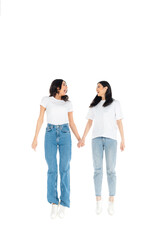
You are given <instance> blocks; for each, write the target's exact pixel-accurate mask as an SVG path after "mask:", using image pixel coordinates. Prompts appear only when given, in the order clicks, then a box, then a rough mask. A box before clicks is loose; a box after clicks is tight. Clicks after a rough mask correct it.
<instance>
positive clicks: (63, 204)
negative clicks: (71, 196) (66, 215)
mask: <svg viewBox="0 0 160 240" xmlns="http://www.w3.org/2000/svg"><path fill="white" fill-rule="evenodd" d="M60 205H62V206H64V207H68V208H70V204H65V203H62V202H60Z"/></svg>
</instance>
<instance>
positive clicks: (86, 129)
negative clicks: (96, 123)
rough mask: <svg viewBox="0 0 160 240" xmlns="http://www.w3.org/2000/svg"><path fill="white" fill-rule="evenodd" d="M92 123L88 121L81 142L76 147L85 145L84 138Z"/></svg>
mask: <svg viewBox="0 0 160 240" xmlns="http://www.w3.org/2000/svg"><path fill="white" fill-rule="evenodd" d="M92 122H93V120H91V119H89V120H88V122H87V124H86V127H85V130H84V133H83V137H82V141H81V143H78V147H80V146H84V145H85V138H86V136H87V134H88V132H89V130H90V128H91V126H92Z"/></svg>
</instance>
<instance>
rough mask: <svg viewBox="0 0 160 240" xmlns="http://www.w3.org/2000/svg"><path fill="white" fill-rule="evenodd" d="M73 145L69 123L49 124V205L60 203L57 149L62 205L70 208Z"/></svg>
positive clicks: (46, 154)
mask: <svg viewBox="0 0 160 240" xmlns="http://www.w3.org/2000/svg"><path fill="white" fill-rule="evenodd" d="M71 145H72V141H71V134H70V129H69V125H68V123H66V124H62V125H53V124H50V123H48V124H47V127H46V132H45V142H44V147H45V159H46V162H47V164H48V172H47V200H48V202H49V203H55V204H58V203H59V198H58V192H57V178H58V171H57V149H59V156H60V160H59V172H60V189H61V196H60V200H61V201H60V204H61V205H63V206H66V207H70V160H71Z"/></svg>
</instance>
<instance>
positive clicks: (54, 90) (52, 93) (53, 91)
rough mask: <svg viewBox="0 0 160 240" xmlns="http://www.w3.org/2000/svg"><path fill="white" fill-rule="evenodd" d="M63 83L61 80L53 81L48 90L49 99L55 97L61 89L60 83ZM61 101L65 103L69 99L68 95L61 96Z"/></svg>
mask: <svg viewBox="0 0 160 240" xmlns="http://www.w3.org/2000/svg"><path fill="white" fill-rule="evenodd" d="M63 81H64V80H63V79H55V80H53V82H52V83H51V86H50V88H49V93H50V97H51V96H53V97H55V96H56V94H57V93H58V91H59V90H60V89H61V87H62V82H63ZM64 82H65V81H64ZM61 99H62V100H64V101H65V102H67V101H68V99H69V97H68V95H65V96H62V97H61Z"/></svg>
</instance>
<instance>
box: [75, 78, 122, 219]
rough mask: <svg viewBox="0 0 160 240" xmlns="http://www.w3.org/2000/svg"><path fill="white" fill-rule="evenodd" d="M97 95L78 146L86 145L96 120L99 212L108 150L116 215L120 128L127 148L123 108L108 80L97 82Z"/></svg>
mask: <svg viewBox="0 0 160 240" xmlns="http://www.w3.org/2000/svg"><path fill="white" fill-rule="evenodd" d="M96 91H97V95H96V97H95V98H94V99H93V101H92V102H91V104H90V106H89V111H88V114H87V116H86V118H87V119H88V122H87V124H86V127H85V130H84V134H83V137H82V140H81V141H80V142H79V143H78V147H81V146H84V145H85V138H86V136H87V134H88V132H89V130H90V128H91V126H92V122H93V121H94V126H93V132H92V157H93V167H94V187H95V195H96V213H97V214H100V213H101V212H102V200H101V189H102V177H103V152H105V159H106V172H107V180H108V188H109V202H108V213H109V214H110V215H113V214H114V196H115V194H116V172H115V167H116V154H117V127H118V128H119V132H120V135H121V143H120V149H121V151H123V150H124V148H125V143H124V133H123V125H122V118H123V114H122V110H121V106H120V102H119V101H118V100H115V99H113V98H112V90H111V86H110V84H109V83H108V82H107V81H100V82H98V84H97V88H96Z"/></svg>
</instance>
